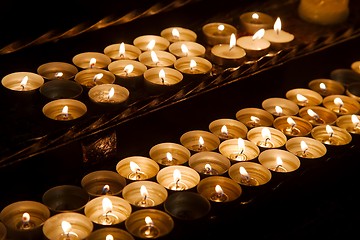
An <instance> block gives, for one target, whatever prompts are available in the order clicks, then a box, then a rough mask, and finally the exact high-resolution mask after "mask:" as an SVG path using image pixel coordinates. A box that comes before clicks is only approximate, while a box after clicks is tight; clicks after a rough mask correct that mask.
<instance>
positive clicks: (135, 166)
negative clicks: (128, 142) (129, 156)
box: [130, 161, 141, 173]
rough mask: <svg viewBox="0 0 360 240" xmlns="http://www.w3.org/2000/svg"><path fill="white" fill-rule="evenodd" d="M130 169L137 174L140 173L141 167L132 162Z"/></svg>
mask: <svg viewBox="0 0 360 240" xmlns="http://www.w3.org/2000/svg"><path fill="white" fill-rule="evenodd" d="M130 169H131V171H132V172H134V173H136V172H140V170H141V169H140V167H139V165H137V164H136V163H135V162H133V161H130Z"/></svg>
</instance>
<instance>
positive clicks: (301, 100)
mask: <svg viewBox="0 0 360 240" xmlns="http://www.w3.org/2000/svg"><path fill="white" fill-rule="evenodd" d="M286 98H287V99H289V100H291V101H293V102H295V103H296V104H297V105H299V107H304V106H316V105H320V104H321V103H322V101H323V97H322V96H321V94H320V93H318V92H316V91H314V90H311V89H307V88H294V89H291V90H289V91H287V92H286Z"/></svg>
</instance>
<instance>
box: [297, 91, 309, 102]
mask: <svg viewBox="0 0 360 240" xmlns="http://www.w3.org/2000/svg"><path fill="white" fill-rule="evenodd" d="M296 99H297V100H298V101H299V102H306V101H308V99H307V98H306V97H305V96H304V95H302V94H300V93H298V94H296Z"/></svg>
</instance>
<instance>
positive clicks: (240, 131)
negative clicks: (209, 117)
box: [209, 118, 248, 140]
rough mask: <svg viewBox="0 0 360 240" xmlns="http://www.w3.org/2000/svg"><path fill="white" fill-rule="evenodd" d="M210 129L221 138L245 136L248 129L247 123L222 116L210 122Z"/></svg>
mask: <svg viewBox="0 0 360 240" xmlns="http://www.w3.org/2000/svg"><path fill="white" fill-rule="evenodd" d="M209 130H210V132H212V133H214V134H215V135H216V136H218V137H219V138H220V140H226V139H231V138H245V137H246V134H247V131H248V129H247V127H246V126H245V124H243V123H242V122H240V121H238V120H235V119H231V118H221V119H217V120H214V121H212V122H211V123H210V124H209Z"/></svg>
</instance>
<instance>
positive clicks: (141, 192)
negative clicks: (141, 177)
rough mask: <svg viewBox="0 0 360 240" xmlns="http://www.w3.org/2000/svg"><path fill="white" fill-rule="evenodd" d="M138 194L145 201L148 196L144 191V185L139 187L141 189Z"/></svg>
mask: <svg viewBox="0 0 360 240" xmlns="http://www.w3.org/2000/svg"><path fill="white" fill-rule="evenodd" d="M140 194H141V196H142V197H143V198H144V199H146V198H147V196H148V195H149V193H148V190H147V189H146V187H145V186H144V185H141V187H140Z"/></svg>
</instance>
